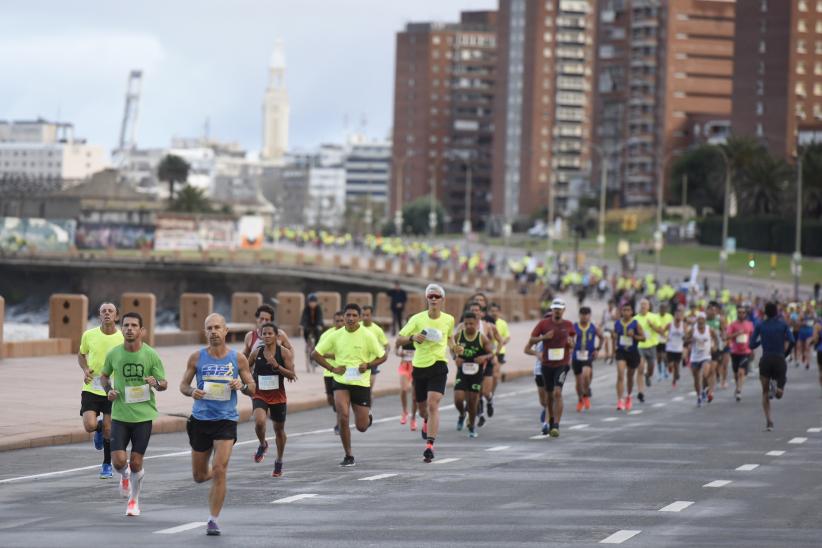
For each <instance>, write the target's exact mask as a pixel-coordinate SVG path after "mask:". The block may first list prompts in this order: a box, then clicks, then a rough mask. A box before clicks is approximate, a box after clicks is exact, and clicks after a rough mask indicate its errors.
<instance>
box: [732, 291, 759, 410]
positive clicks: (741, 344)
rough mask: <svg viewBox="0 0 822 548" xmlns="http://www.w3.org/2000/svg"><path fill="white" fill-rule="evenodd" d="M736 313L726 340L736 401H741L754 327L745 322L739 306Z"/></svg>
mask: <svg viewBox="0 0 822 548" xmlns="http://www.w3.org/2000/svg"><path fill="white" fill-rule="evenodd" d="M736 310H737V312H736V318H737V319H736V321H735V322H733V323H732V324H730V325H729V326H728V330H727V339H728V341H729V342H730V346H731V365H732V367H733V372H734V379H735V381H736V391H735V396H736V401H737V402H739V401H742V385H743V384H745V376H746V375H747V374H748V367H749V365H750V361H751V347H750V340H751V337H752V336H753V331H754V326H753V324H752V323H751V322H749V321H748V320H747V311H746V310H745V307H744V306H742V305H739V306H738V307H737V309H736Z"/></svg>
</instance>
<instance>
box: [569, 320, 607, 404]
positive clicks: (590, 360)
mask: <svg viewBox="0 0 822 548" xmlns="http://www.w3.org/2000/svg"><path fill="white" fill-rule="evenodd" d="M574 331H575V332H576V343H575V344H574V355H573V361H572V362H571V367H572V368H573V371H574V378H575V380H576V390H577V398H578V401H577V413H579V412H581V411H582V410H583V409H590V408H591V376H592V374H593V369H592V368H593V364H594V360H595V359H596V357H597V354H598V353H599V351H600V349H601V348H602V338H603V337H602V332H601V331H600V330H599V328H598V327H597V326H595V325H594V324H592V323H591V309H590V307H587V306H583V307H582V308H580V309H579V322H577V323H575V324H574ZM597 341H598V342H597Z"/></svg>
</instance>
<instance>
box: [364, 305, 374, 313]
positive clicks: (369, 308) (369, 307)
mask: <svg viewBox="0 0 822 548" xmlns="http://www.w3.org/2000/svg"><path fill="white" fill-rule="evenodd" d="M366 310H368V311H369V312H374V307H373V306H371V305H370V304H366V305H364V306H363V307H362V311H363V312H365V311H366Z"/></svg>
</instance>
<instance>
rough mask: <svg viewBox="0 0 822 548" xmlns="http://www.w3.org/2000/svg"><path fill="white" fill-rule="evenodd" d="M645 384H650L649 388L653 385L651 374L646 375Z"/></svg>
mask: <svg viewBox="0 0 822 548" xmlns="http://www.w3.org/2000/svg"><path fill="white" fill-rule="evenodd" d="M645 384H646V385H648V388H650V387H651V376H650V375H645Z"/></svg>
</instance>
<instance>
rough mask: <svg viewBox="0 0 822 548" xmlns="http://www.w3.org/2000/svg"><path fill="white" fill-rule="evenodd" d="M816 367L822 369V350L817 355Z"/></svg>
mask: <svg viewBox="0 0 822 548" xmlns="http://www.w3.org/2000/svg"><path fill="white" fill-rule="evenodd" d="M816 365H818V366H819V367H820V368H822V350H819V351H817V353H816Z"/></svg>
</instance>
